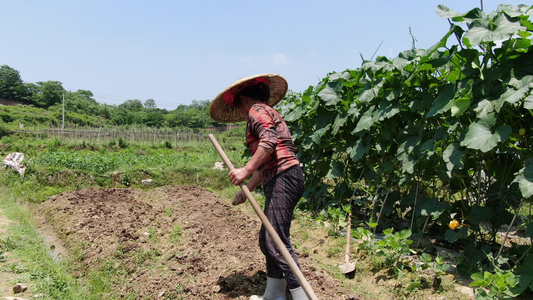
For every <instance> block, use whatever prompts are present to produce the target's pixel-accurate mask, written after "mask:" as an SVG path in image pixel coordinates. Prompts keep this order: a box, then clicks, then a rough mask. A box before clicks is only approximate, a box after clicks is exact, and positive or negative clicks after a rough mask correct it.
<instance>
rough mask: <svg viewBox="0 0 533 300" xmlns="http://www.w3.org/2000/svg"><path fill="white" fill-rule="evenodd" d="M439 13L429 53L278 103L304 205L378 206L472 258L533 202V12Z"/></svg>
mask: <svg viewBox="0 0 533 300" xmlns="http://www.w3.org/2000/svg"><path fill="white" fill-rule="evenodd" d="M436 12H437V13H438V14H439V15H440V16H441V17H443V18H447V19H448V20H449V23H450V30H449V31H448V32H447V33H446V35H445V36H444V37H443V38H442V39H440V40H439V41H438V42H437V43H436V44H435V45H434V46H433V47H431V48H429V49H427V50H423V49H414V48H413V49H410V50H406V51H404V52H401V53H400V54H399V55H398V57H396V58H394V59H389V58H386V57H378V58H377V59H376V60H375V61H364V62H363V64H362V66H361V67H360V68H357V69H347V70H345V71H343V72H332V73H330V74H328V75H327V76H326V77H325V78H323V79H322V80H321V82H320V83H319V84H318V85H316V86H314V87H313V86H310V87H309V88H308V89H307V90H305V91H304V92H303V93H292V94H290V95H288V96H287V97H286V99H285V101H284V102H282V103H281V105H280V106H279V107H280V112H281V113H282V114H283V115H284V118H285V120H286V121H287V123H288V124H289V126H290V127H291V131H292V133H293V138H294V140H295V143H296V144H297V148H298V150H299V154H298V155H299V158H300V160H301V162H302V163H303V164H304V170H305V173H306V179H307V187H308V188H307V192H306V195H305V199H306V200H305V201H304V203H303V205H306V206H307V207H308V208H310V209H317V210H323V211H328V209H329V211H331V208H336V209H338V210H342V209H343V208H344V209H345V205H346V204H348V203H352V207H355V208H358V209H359V210H361V209H368V208H369V207H374V206H375V204H376V203H378V205H382V208H381V209H379V210H378V211H379V212H380V215H379V217H380V218H384V217H388V219H389V220H394V219H396V220H398V219H402V218H404V219H406V220H408V221H409V222H410V223H411V227H412V228H411V230H412V231H413V233H416V234H418V235H422V234H425V233H427V232H430V233H431V234H433V235H440V236H443V237H444V238H445V239H446V240H447V241H448V242H449V243H456V244H457V243H463V244H464V245H468V247H471V248H472V249H473V250H472V251H473V252H475V250H476V249H477V250H479V249H480V248H481V247H483V245H489V246H490V245H491V244H494V243H495V242H496V236H497V235H496V232H497V230H498V229H499V228H500V226H502V225H504V224H507V225H509V223H510V221H511V220H512V219H513V214H516V213H517V210H518V206H519V204H520V203H521V202H522V200H523V199H525V200H526V202H527V201H531V199H532V195H533V148H532V147H533V146H532V143H533V93H532V91H533V45H532V39H531V37H532V35H531V34H532V32H533V24H532V23H531V21H530V15H531V14H532V13H533V7H530V6H526V5H520V6H512V5H500V6H499V7H498V9H497V11H495V12H492V13H490V14H487V13H485V12H483V11H482V10H480V9H478V8H475V9H472V10H471V11H469V12H467V13H466V14H461V13H457V12H455V11H453V10H451V9H449V8H447V7H445V6H443V5H439V6H438V7H437V8H436ZM354 190H356V191H358V192H357V193H354ZM385 199H386V201H385ZM354 200H355V201H354ZM365 207H366V208H365ZM368 217H372V218H374V217H375V216H374V215H372V216H368ZM454 218H455V219H457V221H458V222H459V224H460V226H456V228H455V229H451V228H448V226H447V224H448V223H450V221H452V220H453V219H454ZM526 221H527V220H526ZM428 223H429V224H428ZM422 229H424V230H422ZM423 231H424V232H423ZM526 235H527V236H528V237H529V238H531V237H533V225H532V224H531V223H529V225H527V228H526ZM468 247H467V248H468ZM530 247H531V246H530ZM466 250H468V249H466ZM468 253H469V252H468V251H465V255H468ZM521 257H522V261H524V258H525V256H521ZM528 261H531V259H529V260H528ZM463 262H464V264H463V265H461V266H459V267H460V269H462V270H465V271H470V272H473V271H474V269H475V270H477V269H478V267H479V263H477V262H479V260H478V261H477V262H475V260H474V261H473V260H470V259H465V260H464V261H463ZM517 263H520V262H517ZM530 268H533V266H530ZM526 286H527V285H526ZM530 287H533V285H531V286H530Z"/></svg>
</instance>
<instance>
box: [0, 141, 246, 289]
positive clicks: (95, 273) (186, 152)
mask: <svg viewBox="0 0 533 300" xmlns="http://www.w3.org/2000/svg"><path fill="white" fill-rule="evenodd" d="M168 146H169V145H168V143H161V144H134V143H129V142H128V145H127V147H126V148H125V149H122V148H119V147H117V143H109V142H102V143H87V142H83V141H80V142H65V141H60V140H57V139H54V140H40V139H32V138H17V137H14V136H9V137H4V138H2V139H0V156H2V157H5V155H7V153H10V152H14V151H18V152H22V153H24V154H25V160H24V165H25V166H26V173H25V177H24V179H23V180H21V179H20V177H19V174H18V173H16V172H15V171H13V170H11V169H7V168H0V210H2V211H1V212H0V214H2V215H5V216H7V217H8V218H9V219H10V220H12V222H11V223H10V224H11V225H10V227H9V228H8V230H7V232H8V233H9V234H8V235H6V236H1V237H0V265H1V267H2V268H3V270H7V271H8V272H12V273H13V274H14V276H15V275H16V276H17V277H16V278H19V279H21V280H23V281H24V282H25V283H28V285H31V292H32V294H42V295H44V296H43V297H41V298H39V299H116V298H118V297H116V296H113V291H112V290H110V289H111V288H112V286H113V285H114V284H117V282H118V283H119V284H120V283H121V282H122V284H123V285H127V284H128V278H127V274H126V273H127V272H126V270H125V269H121V268H120V267H119V268H116V266H115V262H113V259H112V258H110V260H109V261H107V262H103V263H102V264H101V265H100V266H99V267H98V268H94V269H93V270H90V271H89V273H88V274H86V276H84V277H83V278H80V279H76V278H74V277H73V275H71V274H76V273H77V270H81V269H84V268H85V267H84V266H82V265H80V264H79V257H82V256H83V253H81V252H80V253H77V252H76V249H71V250H72V251H71V252H69V258H68V261H56V260H54V259H53V258H52V257H51V255H50V253H49V252H48V249H47V246H46V245H45V244H44V243H43V240H42V238H41V237H40V235H39V233H38V232H37V231H36V229H35V227H34V225H33V217H32V215H31V210H30V209H29V208H28V205H31V203H40V202H43V201H46V200H47V199H48V198H49V197H51V196H53V195H56V194H59V193H62V192H66V191H72V190H77V189H86V188H111V187H113V188H116V187H138V188H142V189H151V188H154V187H157V186H164V185H196V186H200V187H204V188H206V189H208V190H210V191H213V192H215V193H218V194H220V193H222V194H227V195H228V198H231V197H233V195H234V194H235V193H236V192H237V191H238V187H235V186H233V185H232V184H231V183H230V182H229V180H228V177H227V174H228V170H227V169H226V170H215V169H213V166H214V164H215V162H217V161H222V160H221V159H220V157H219V155H218V153H217V152H216V151H215V149H214V147H213V146H212V144H211V143H210V142H209V141H208V140H206V141H205V142H187V143H182V144H179V145H174V147H172V148H169V147H168ZM224 146H227V147H228V148H229V149H230V150H229V151H227V153H226V154H227V155H228V157H230V159H231V160H232V162H233V163H234V165H235V166H236V167H239V166H242V165H243V162H244V159H243V157H242V153H243V149H242V139H239V140H237V139H236V140H234V141H233V143H229V144H226V143H224V145H223V147H224ZM147 178H150V179H152V180H153V184H151V185H148V186H145V185H142V184H141V181H142V180H143V179H147ZM165 213H166V214H167V215H172V211H170V210H169V211H166V212H165ZM152 233H153V232H152ZM182 233H183V228H182V227H181V226H176V227H174V228H173V230H172V234H171V238H172V241H173V242H175V243H179V241H180V240H181V238H182ZM155 236H156V235H155V234H151V235H150V239H154V237H155ZM150 241H151V242H156V241H153V240H150ZM160 255H161V253H158V252H157V251H155V250H149V251H139V252H137V253H135V262H136V263H138V264H143V263H144V262H145V261H151V260H154V259H156V258H157V257H158V256H160ZM6 257H7V259H6ZM14 278H15V277H14ZM14 280H15V279H14ZM14 283H15V282H13V284H14ZM181 289H182V288H181V287H179V286H177V287H176V290H177V291H179V290H181ZM178 294H181V292H180V293H178ZM0 296H1V295H0ZM128 299H136V295H129V296H128Z"/></svg>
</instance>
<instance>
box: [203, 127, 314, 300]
mask: <svg viewBox="0 0 533 300" xmlns="http://www.w3.org/2000/svg"><path fill="white" fill-rule="evenodd" d="M208 137H209V140H211V143H213V146H215V149H216V150H217V152H218V154H219V155H220V157H221V158H222V160H223V161H224V163H225V164H226V166H227V167H228V169H229V170H230V171H232V170H234V169H235V168H234V167H233V164H232V163H231V161H230V160H229V158H228V157H227V156H226V153H224V150H222V147H220V145H219V143H218V142H217V140H216V139H215V136H214V135H213V134H211V133H210V134H209V135H208ZM239 186H240V187H241V189H242V191H243V192H244V194H245V195H246V198H248V201H249V202H250V204H251V205H252V207H253V209H254V210H255V212H256V214H257V215H258V216H259V219H261V222H262V223H263V226H264V227H265V229H266V230H267V231H268V234H270V237H271V238H272V239H273V240H274V242H275V243H276V246H277V247H278V250H279V252H281V255H282V256H283V258H284V259H285V261H286V262H287V264H288V265H289V268H290V269H291V271H292V273H293V274H294V275H295V276H296V279H298V282H300V285H301V286H302V288H303V290H304V291H305V294H306V295H307V297H308V298H309V299H311V300H316V299H318V298H317V297H316V295H315V293H314V291H313V289H312V288H311V285H309V283H308V282H307V280H306V279H305V277H304V275H303V274H302V271H301V270H300V268H299V267H298V265H297V264H296V262H295V261H294V259H293V258H292V256H291V254H290V253H289V250H287V248H286V247H285V245H284V244H283V241H282V240H281V239H280V237H279V235H278V233H277V232H276V231H275V230H274V227H272V224H271V223H270V221H269V220H268V218H267V217H266V215H265V214H264V213H263V211H262V210H261V207H260V206H259V204H258V203H257V201H255V198H254V196H253V195H252V193H251V192H250V190H249V189H248V187H247V186H246V185H245V184H244V183H243V182H241V183H240V184H239Z"/></svg>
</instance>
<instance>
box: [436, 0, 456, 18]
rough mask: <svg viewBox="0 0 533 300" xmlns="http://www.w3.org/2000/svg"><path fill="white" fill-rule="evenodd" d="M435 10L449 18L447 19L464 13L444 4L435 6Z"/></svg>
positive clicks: (443, 16)
mask: <svg viewBox="0 0 533 300" xmlns="http://www.w3.org/2000/svg"><path fill="white" fill-rule="evenodd" d="M435 12H436V13H437V14H438V15H439V16H441V17H442V18H447V19H448V18H453V17H458V16H461V15H462V14H461V13H458V12H456V11H455V10H453V9H450V8H448V7H447V6H446V5H444V4H439V5H437V8H435Z"/></svg>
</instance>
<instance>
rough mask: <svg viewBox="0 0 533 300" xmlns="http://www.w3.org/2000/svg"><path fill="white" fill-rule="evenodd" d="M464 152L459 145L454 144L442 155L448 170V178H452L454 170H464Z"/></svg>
mask: <svg viewBox="0 0 533 300" xmlns="http://www.w3.org/2000/svg"><path fill="white" fill-rule="evenodd" d="M463 154H464V153H463V151H461V149H460V146H459V144H458V143H453V144H450V145H448V147H446V150H444V152H443V153H442V159H443V160H444V162H445V163H446V169H447V170H448V172H447V174H448V177H449V178H451V177H452V171H453V169H454V168H455V169H462V168H463V166H464V165H463V162H462V160H461V158H462V157H463Z"/></svg>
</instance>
